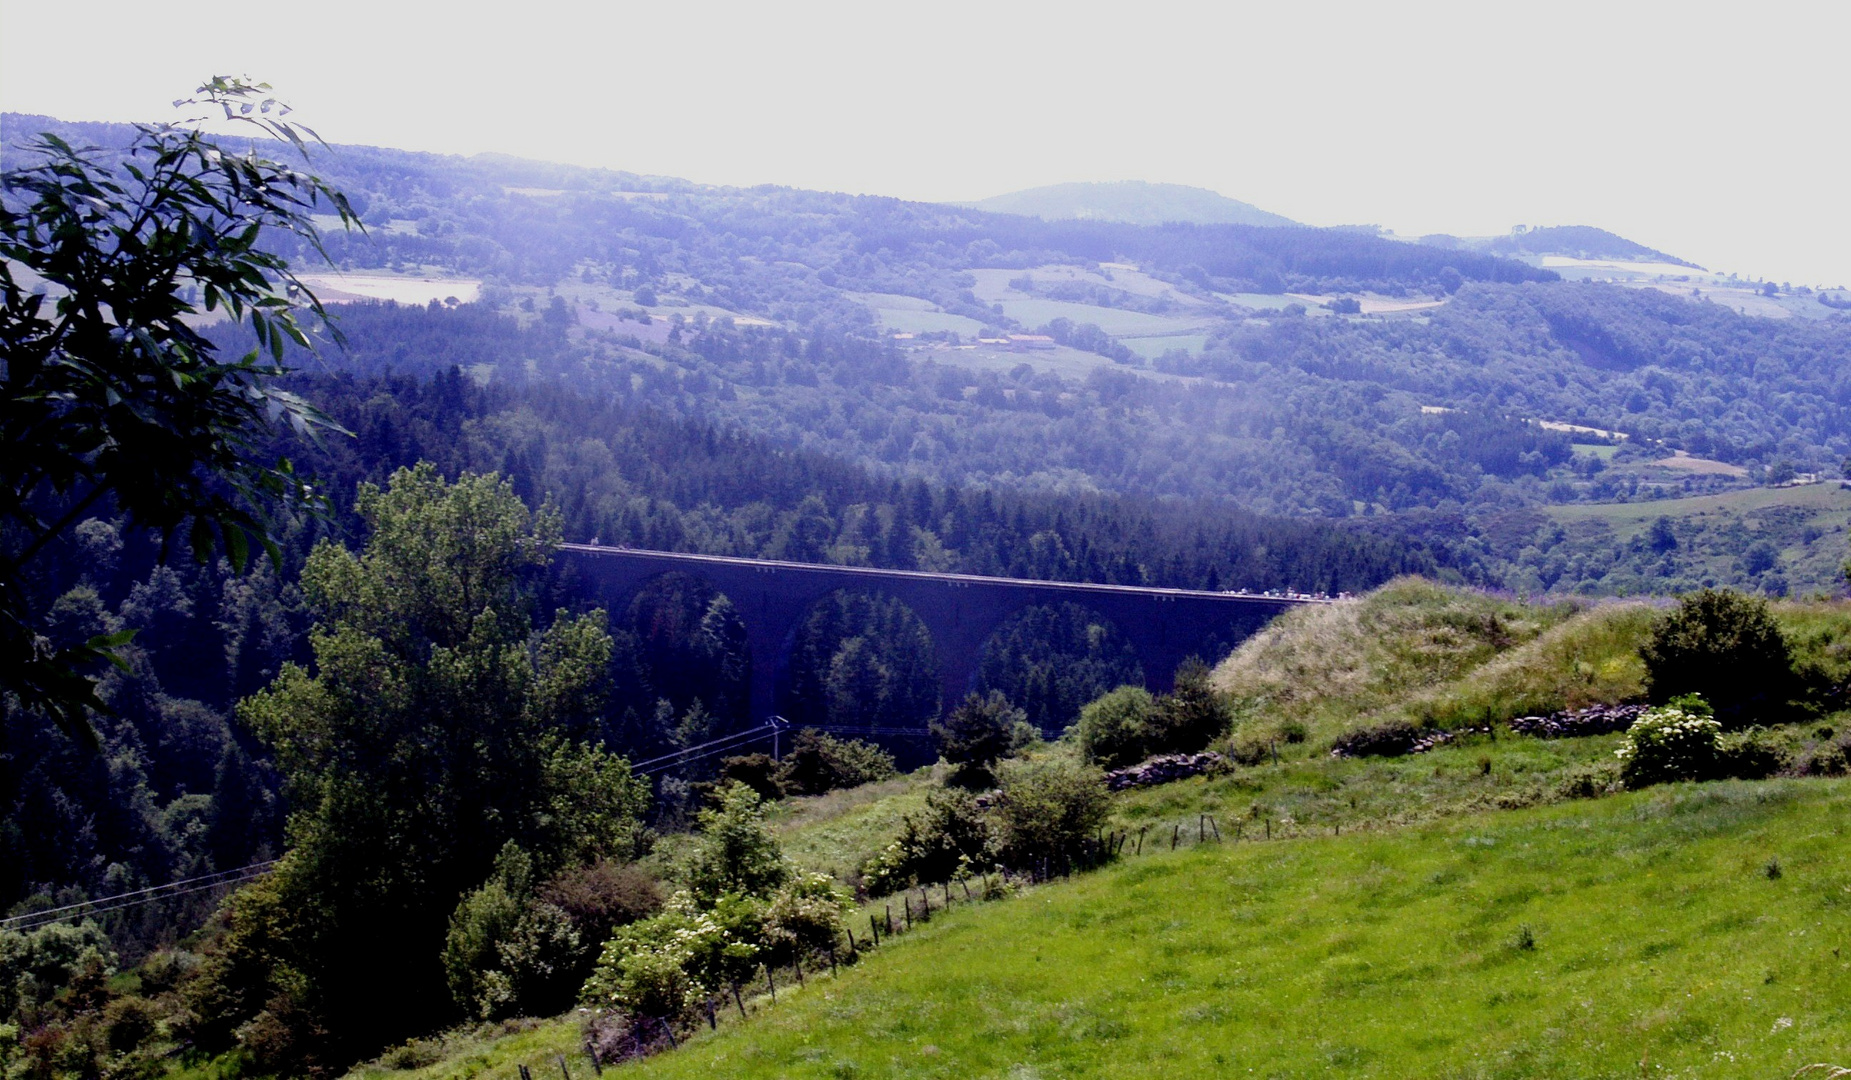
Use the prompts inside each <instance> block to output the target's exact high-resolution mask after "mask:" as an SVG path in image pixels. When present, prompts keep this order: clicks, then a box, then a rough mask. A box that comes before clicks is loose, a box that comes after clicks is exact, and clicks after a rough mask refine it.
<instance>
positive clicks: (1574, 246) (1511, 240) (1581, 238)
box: [1420, 225, 1703, 270]
mask: <svg viewBox="0 0 1851 1080" xmlns="http://www.w3.org/2000/svg"><path fill="white" fill-rule="evenodd" d="M1420 242H1421V243H1423V244H1426V245H1428V246H1430V247H1444V248H1459V249H1463V250H1466V251H1484V252H1489V253H1490V254H1493V255H1509V256H1514V255H1562V256H1566V257H1568V258H1571V259H1613V260H1618V261H1621V262H1659V263H1670V264H1672V265H1673V266H1688V267H1690V268H1691V269H1693V270H1701V269H1703V267H1701V266H1698V265H1697V264H1696V263H1694V262H1689V261H1687V260H1684V259H1680V258H1678V257H1677V256H1675V255H1667V254H1665V253H1664V252H1662V251H1659V250H1657V249H1655V248H1649V247H1646V246H1645V245H1644V244H1639V243H1634V242H1633V241H1631V240H1628V239H1626V238H1625V237H1624V236H1619V235H1617V234H1615V233H1610V232H1608V231H1607V230H1605V229H1596V228H1595V227H1594V226H1592V225H1548V226H1544V227H1541V228H1536V229H1526V230H1524V231H1522V232H1512V233H1510V234H1509V235H1506V236H1467V237H1459V236H1447V235H1445V234H1444V233H1440V234H1435V235H1433V236H1423V237H1421V238H1420Z"/></svg>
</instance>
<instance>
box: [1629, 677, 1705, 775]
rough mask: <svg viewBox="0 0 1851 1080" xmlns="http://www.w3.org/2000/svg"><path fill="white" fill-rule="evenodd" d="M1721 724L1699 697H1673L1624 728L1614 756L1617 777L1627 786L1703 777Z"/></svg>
mask: <svg viewBox="0 0 1851 1080" xmlns="http://www.w3.org/2000/svg"><path fill="white" fill-rule="evenodd" d="M1721 732H1722V725H1721V724H1720V723H1718V722H1717V720H1716V718H1715V717H1714V716H1712V715H1711V713H1710V709H1709V706H1708V705H1706V704H1705V703H1704V702H1703V699H1702V698H1699V697H1695V696H1691V697H1682V698H1677V699H1676V700H1674V701H1672V702H1671V703H1670V704H1668V705H1663V706H1660V707H1659V708H1656V709H1649V710H1647V711H1646V713H1645V715H1643V716H1641V717H1639V719H1638V720H1636V721H1634V722H1633V726H1632V727H1631V728H1630V729H1628V730H1627V732H1626V742H1625V744H1624V745H1622V746H1621V747H1620V748H1619V749H1618V750H1616V751H1614V756H1615V757H1617V758H1619V760H1620V777H1621V779H1622V780H1623V781H1624V782H1625V784H1626V786H1627V787H1629V788H1642V787H1646V786H1649V785H1651V784H1664V783H1671V782H1674V781H1678V780H1702V779H1705V778H1707V777H1710V776H1713V775H1715V772H1716V764H1717V757H1716V743H1717V736H1718V735H1720V734H1721Z"/></svg>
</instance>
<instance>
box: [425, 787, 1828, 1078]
mask: <svg viewBox="0 0 1851 1080" xmlns="http://www.w3.org/2000/svg"><path fill="white" fill-rule="evenodd" d="M1847 823H1851V786H1848V785H1847V783H1846V782H1844V781H1818V780H1809V781H1774V782H1763V783H1752V784H1748V783H1725V784H1712V785H1704V786H1678V787H1672V788H1665V789H1659V790H1655V791H1650V792H1643V793H1637V794H1630V795H1624V796H1618V797H1614V798H1609V799H1603V800H1598V801H1594V802H1580V803H1573V804H1568V805H1562V806H1555V807H1548V808H1543V809H1536V810H1526V811H1517V812H1505V813H1497V814H1480V815H1474V816H1469V817H1463V818H1455V819H1451V820H1448V821H1444V822H1441V823H1438V824H1434V825H1429V826H1426V827H1420V828H1410V829H1403V830H1395V831H1386V832H1367V833H1360V834H1357V833H1352V834H1346V835H1345V836H1343V837H1341V838H1335V837H1326V838H1316V839H1310V838H1306V839H1294V840H1275V841H1273V842H1270V843H1268V842H1264V841H1261V842H1251V841H1249V842H1242V843H1233V842H1227V843H1223V844H1220V845H1214V844H1205V845H1200V846H1197V847H1193V848H1188V849H1185V850H1182V851H1179V852H1176V853H1170V852H1168V851H1164V852H1162V853H1159V854H1150V853H1147V854H1145V855H1144V856H1142V857H1139V858H1127V859H1125V860H1124V861H1122V862H1120V863H1119V864H1117V865H1114V866H1112V867H1109V868H1107V869H1105V870H1103V871H1100V872H1097V873H1094V874H1089V875H1084V876H1080V877H1075V878H1073V879H1070V880H1067V881H1064V882H1060V883H1056V884H1052V885H1046V886H1041V887H1038V888H1034V889H1031V890H1028V891H1027V892H1026V893H1024V894H1022V895H1020V896H1017V897H1015V898H1012V899H1008V900H1004V901H1000V902H994V903H989V904H983V905H976V906H970V907H966V906H963V905H957V906H954V908H953V909H952V910H951V911H950V912H949V913H945V914H941V915H938V916H936V917H935V918H934V919H933V921H932V922H930V923H927V924H925V925H923V926H922V927H920V928H919V929H918V930H916V931H914V932H913V933H911V934H908V935H904V936H902V937H900V938H898V939H896V940H895V941H894V942H892V943H891V944H890V945H886V946H883V947H882V948H881V950H879V951H878V952H876V953H874V954H872V955H870V956H868V957H866V958H865V959H864V960H863V962H862V963H861V964H860V965H859V966H857V967H855V968H852V969H847V970H845V971H844V972H843V974H842V975H841V976H840V977H838V978H835V979H831V978H828V977H825V976H816V977H813V978H812V979H811V980H810V983H809V985H808V987H807V988H806V989H803V990H796V989H794V988H789V987H786V988H785V989H784V990H783V991H782V992H781V998H780V1001H779V1003H778V1004H777V1005H775V1006H772V1005H770V1004H769V1003H768V1002H766V1001H764V1000H763V999H761V1000H760V1001H758V1002H757V1003H756V1005H755V1015H754V1016H753V1017H752V1018H751V1019H750V1020H749V1021H747V1022H744V1023H738V1022H728V1023H725V1024H723V1025H722V1026H721V1028H720V1030H719V1031H718V1032H716V1033H711V1034H709V1033H704V1032H703V1033H699V1034H697V1035H695V1036H694V1037H693V1038H692V1039H691V1040H690V1041H689V1042H688V1044H687V1045H685V1046H683V1047H682V1048H681V1049H680V1050H676V1051H671V1052H668V1053H665V1054H662V1055H659V1056H657V1057H654V1058H651V1059H649V1060H647V1061H643V1062H640V1063H636V1064H632V1065H627V1066H624V1067H622V1068H621V1069H619V1070H618V1072H619V1073H620V1074H621V1075H630V1076H636V1077H639V1078H642V1077H684V1076H686V1077H694V1076H699V1077H714V1076H726V1077H900V1076H905V1077H1031V1076H1032V1077H1055V1076H1062V1077H1086V1076H1102V1077H1103V1076H1112V1077H1136V1076H1246V1075H1253V1076H1260V1077H1306V1076H1326V1075H1330V1076H1355V1077H1460V1078H1465V1077H1485V1078H1491V1077H1510V1078H1516V1077H1551V1078H1563V1077H1587V1078H1594V1077H1616V1078H1617V1077H1634V1076H1639V1075H1646V1076H1677V1077H1691V1078H1696V1077H1784V1076H1788V1075H1791V1074H1792V1073H1793V1072H1794V1070H1795V1069H1797V1068H1799V1067H1801V1066H1803V1065H1806V1064H1809V1063H1813V1062H1818V1061H1839V1062H1842V1061H1844V1060H1846V1059H1847V1058H1851V1053H1848V1052H1847V1047H1851V957H1847V956H1844V955H1843V950H1844V949H1845V948H1846V947H1847V946H1851V940H1847V938H1851V922H1848V921H1847V919H1846V915H1847V912H1848V911H1851V847H1847V845H1846V842H1845V841H1846V837H1845V830H1846V826H1847ZM1776 864H1777V865H1778V876H1771V871H1770V867H1771V866H1774V865H1776ZM568 1026H570V1025H569V1023H561V1024H559V1025H556V1027H557V1028H558V1029H559V1032H558V1034H556V1035H554V1036H553V1037H552V1038H551V1039H550V1040H549V1039H547V1038H544V1037H542V1036H540V1035H538V1034H534V1033H529V1034H526V1035H523V1036H519V1037H518V1038H519V1039H522V1040H525V1041H527V1042H528V1043H529V1044H530V1045H531V1052H530V1053H529V1054H528V1055H526V1056H533V1057H534V1058H535V1060H534V1061H533V1065H534V1066H535V1067H536V1068H537V1067H539V1066H540V1065H541V1064H546V1065H548V1066H550V1067H551V1068H555V1069H556V1068H557V1065H556V1064H553V1062H552V1060H551V1057H550V1054H551V1053H553V1052H557V1051H554V1050H553V1049H551V1047H552V1046H553V1044H555V1043H558V1044H565V1045H569V1043H566V1040H565V1031H564V1029H565V1028H567V1027H568ZM510 1041H512V1040H510ZM479 1056H480V1055H479ZM521 1056H522V1055H519V1054H516V1055H513V1056H508V1055H495V1056H491V1057H483V1060H482V1062H481V1067H483V1068H501V1069H511V1068H512V1062H513V1061H514V1060H518V1059H519V1058H520V1057H521ZM580 1065H581V1067H582V1061H581V1063H580ZM421 1075H428V1076H431V1077H433V1080H434V1078H435V1077H436V1076H439V1075H442V1076H465V1075H472V1074H471V1073H470V1072H468V1071H467V1070H458V1071H447V1072H446V1071H442V1070H426V1071H424V1072H423V1073H422V1074H421Z"/></svg>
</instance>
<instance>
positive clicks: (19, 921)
mask: <svg viewBox="0 0 1851 1080" xmlns="http://www.w3.org/2000/svg"><path fill="white" fill-rule="evenodd" d="M275 865H276V860H275V859H267V860H265V861H263V862H256V863H251V864H250V865H249V866H240V867H237V868H235V869H232V870H220V871H218V872H216V873H211V874H202V875H200V876H198V877H190V878H182V879H180V880H179V881H170V882H168V883H167V884H165V885H153V886H150V887H148V888H146V889H136V890H134V891H132V892H125V893H117V894H115V895H114V896H100V897H97V898H96V899H95V900H84V901H82V902H80V903H76V904H66V905H64V906H63V907H55V908H46V909H45V910H43V911H29V912H27V913H26V914H24V915H13V916H10V917H8V918H5V919H0V930H36V929H38V928H39V927H41V926H49V925H51V924H52V923H56V922H64V921H65V920H67V919H80V918H84V917H85V916H89V915H101V914H104V913H106V912H111V911H121V910H123V909H124V908H132V907H139V906H141V905H142V904H151V903H154V902H155V901H157V900H165V899H167V898H169V897H173V896H188V895H191V894H193V893H197V892H205V891H206V890H208V889H216V888H218V887H219V886H220V885H236V884H240V883H242V882H244V881H246V880H248V879H249V878H252V877H255V876H256V875H257V874H258V873H259V872H261V871H264V870H268V869H269V868H270V867H272V866H275Z"/></svg>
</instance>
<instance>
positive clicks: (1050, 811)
mask: <svg viewBox="0 0 1851 1080" xmlns="http://www.w3.org/2000/svg"><path fill="white" fill-rule="evenodd" d="M997 782H998V785H999V786H1000V788H1001V793H1000V796H999V797H998V799H997V800H996V805H995V807H994V808H993V811H992V813H993V822H994V825H995V829H996V841H997V843H996V846H997V853H998V855H999V856H1000V857H1001V858H1002V859H1003V861H1005V862H1007V863H1009V864H1011V865H1014V866H1023V867H1027V866H1033V865H1035V863H1036V862H1037V861H1039V860H1042V859H1049V860H1063V859H1070V858H1074V857H1076V856H1080V855H1082V854H1083V852H1084V851H1085V849H1086V842H1087V841H1088V840H1090V839H1092V837H1093V835H1094V834H1095V833H1096V832H1098V830H1099V828H1100V827H1101V826H1102V825H1104V824H1105V819H1106V814H1107V812H1108V810H1109V809H1110V806H1111V801H1110V800H1111V796H1110V795H1109V794H1108V793H1107V791H1106V786H1105V774H1104V773H1102V772H1100V771H1099V769H1097V768H1096V767H1094V766H1092V765H1085V764H1082V763H1080V762H1077V761H1073V760H1071V759H1068V758H1064V757H1055V756H1052V755H1050V756H1048V757H1044V758H1037V759H1032V760H1015V761H1007V762H1004V763H1003V764H1002V766H1001V767H999V768H998V769H997Z"/></svg>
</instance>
